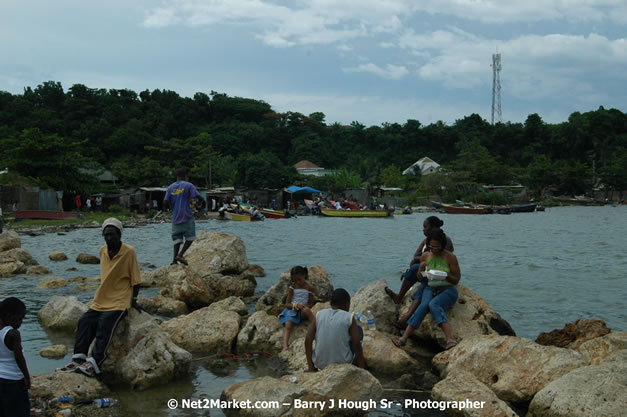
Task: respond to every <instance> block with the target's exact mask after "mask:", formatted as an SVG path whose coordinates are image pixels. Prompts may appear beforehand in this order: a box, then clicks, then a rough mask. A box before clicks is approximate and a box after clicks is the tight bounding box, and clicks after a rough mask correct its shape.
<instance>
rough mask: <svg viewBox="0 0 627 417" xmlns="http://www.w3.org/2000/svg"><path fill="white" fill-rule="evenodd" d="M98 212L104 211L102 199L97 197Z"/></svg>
mask: <svg viewBox="0 0 627 417" xmlns="http://www.w3.org/2000/svg"><path fill="white" fill-rule="evenodd" d="M96 210H98V211H102V197H100V196H98V197H96Z"/></svg>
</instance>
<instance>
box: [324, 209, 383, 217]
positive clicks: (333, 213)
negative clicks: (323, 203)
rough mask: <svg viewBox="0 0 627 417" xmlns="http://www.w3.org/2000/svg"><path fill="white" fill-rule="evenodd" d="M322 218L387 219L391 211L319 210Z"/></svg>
mask: <svg viewBox="0 0 627 417" xmlns="http://www.w3.org/2000/svg"><path fill="white" fill-rule="evenodd" d="M320 211H321V213H322V215H323V216H328V217H389V216H391V215H392V212H391V211H385V210H336V209H328V208H323V209H320Z"/></svg>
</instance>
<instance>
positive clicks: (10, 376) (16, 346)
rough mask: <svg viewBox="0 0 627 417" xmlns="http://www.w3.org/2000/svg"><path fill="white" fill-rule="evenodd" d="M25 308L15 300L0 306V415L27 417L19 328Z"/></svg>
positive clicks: (25, 369) (27, 383)
mask: <svg viewBox="0 0 627 417" xmlns="http://www.w3.org/2000/svg"><path fill="white" fill-rule="evenodd" d="M25 316H26V306H25V305H24V303H23V302H22V301H21V300H20V299H18V298H15V297H9V298H6V299H5V300H3V301H2V302H1V303H0V416H3V417H4V416H6V417H9V416H10V417H23V416H24V417H25V416H29V415H30V400H29V398H28V390H29V389H30V374H29V372H28V366H26V359H25V358H24V352H23V349H22V336H21V335H20V332H19V330H18V329H19V328H20V326H21V325H22V321H24V317H25Z"/></svg>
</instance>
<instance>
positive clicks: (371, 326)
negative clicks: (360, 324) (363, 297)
mask: <svg viewBox="0 0 627 417" xmlns="http://www.w3.org/2000/svg"><path fill="white" fill-rule="evenodd" d="M366 318H367V319H368V330H377V325H376V324H375V323H374V316H373V315H372V312H371V311H370V310H368V311H366Z"/></svg>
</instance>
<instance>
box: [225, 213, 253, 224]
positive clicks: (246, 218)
mask: <svg viewBox="0 0 627 417" xmlns="http://www.w3.org/2000/svg"><path fill="white" fill-rule="evenodd" d="M224 218H225V219H227V220H233V221H236V222H256V221H259V220H263V217H262V218H253V216H251V215H250V214H247V213H241V214H240V213H232V212H230V211H227V212H226V213H224Z"/></svg>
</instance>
